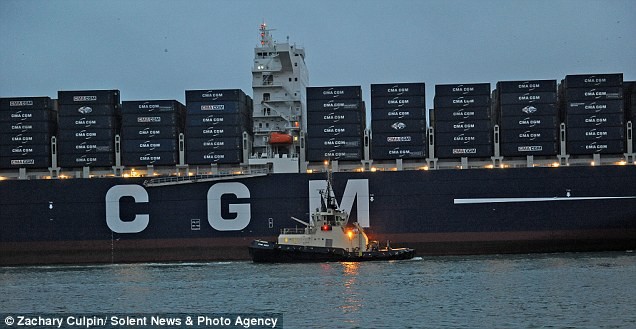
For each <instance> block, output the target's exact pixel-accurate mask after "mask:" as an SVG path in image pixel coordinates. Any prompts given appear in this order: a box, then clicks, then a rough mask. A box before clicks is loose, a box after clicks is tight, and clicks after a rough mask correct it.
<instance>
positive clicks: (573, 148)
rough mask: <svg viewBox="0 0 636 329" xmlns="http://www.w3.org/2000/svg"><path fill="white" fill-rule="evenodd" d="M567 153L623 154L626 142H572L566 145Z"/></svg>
mask: <svg viewBox="0 0 636 329" xmlns="http://www.w3.org/2000/svg"><path fill="white" fill-rule="evenodd" d="M566 147H567V153H568V154H572V155H584V154H594V153H603V154H622V153H625V141H624V140H605V141H596V140H594V141H571V142H567V143H566Z"/></svg>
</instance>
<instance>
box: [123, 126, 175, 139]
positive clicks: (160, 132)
mask: <svg viewBox="0 0 636 329" xmlns="http://www.w3.org/2000/svg"><path fill="white" fill-rule="evenodd" d="M178 136H179V131H178V130H177V127H175V126H153V127H122V128H121V138H122V139H170V138H177V137H178Z"/></svg>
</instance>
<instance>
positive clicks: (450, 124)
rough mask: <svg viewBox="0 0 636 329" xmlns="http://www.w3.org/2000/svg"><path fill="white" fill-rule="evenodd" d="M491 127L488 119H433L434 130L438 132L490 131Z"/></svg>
mask: <svg viewBox="0 0 636 329" xmlns="http://www.w3.org/2000/svg"><path fill="white" fill-rule="evenodd" d="M492 129H493V125H492V122H491V121H490V120H456V121H435V132H440V133H457V132H468V131H470V132H473V131H492Z"/></svg>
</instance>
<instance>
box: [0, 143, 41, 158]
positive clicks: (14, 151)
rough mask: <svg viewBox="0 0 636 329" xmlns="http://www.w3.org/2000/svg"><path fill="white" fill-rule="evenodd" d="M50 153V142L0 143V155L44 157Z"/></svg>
mask: <svg viewBox="0 0 636 329" xmlns="http://www.w3.org/2000/svg"><path fill="white" fill-rule="evenodd" d="M50 155H51V145H50V144H48V143H47V144H32V145H4V144H0V157H23V156H28V157H45V156H50Z"/></svg>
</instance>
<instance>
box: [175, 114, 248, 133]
mask: <svg viewBox="0 0 636 329" xmlns="http://www.w3.org/2000/svg"><path fill="white" fill-rule="evenodd" d="M186 126H188V127H199V126H208V127H210V126H241V127H244V128H246V129H247V128H250V129H248V130H250V131H251V130H252V129H251V127H252V125H251V120H250V118H249V116H248V115H246V114H241V113H209V114H199V115H196V114H188V115H187V116H186Z"/></svg>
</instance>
